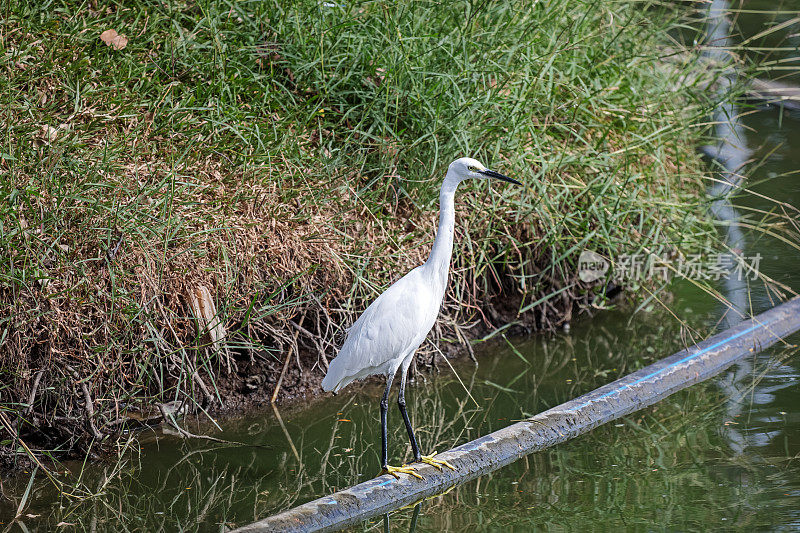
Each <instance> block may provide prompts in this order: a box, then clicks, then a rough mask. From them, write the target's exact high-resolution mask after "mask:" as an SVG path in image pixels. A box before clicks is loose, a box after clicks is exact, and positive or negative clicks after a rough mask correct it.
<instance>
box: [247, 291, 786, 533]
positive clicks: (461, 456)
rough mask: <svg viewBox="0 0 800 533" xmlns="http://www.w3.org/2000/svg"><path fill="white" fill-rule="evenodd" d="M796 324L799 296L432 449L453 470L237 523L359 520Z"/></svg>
mask: <svg viewBox="0 0 800 533" xmlns="http://www.w3.org/2000/svg"><path fill="white" fill-rule="evenodd" d="M797 330H800V297H798V298H794V299H792V300H790V301H788V302H786V303H784V304H781V305H778V306H777V307H774V308H772V309H770V310H769V311H766V312H764V313H762V314H760V315H758V316H756V317H754V318H752V319H750V320H746V321H744V322H741V323H739V324H738V325H736V326H735V327H732V328H730V329H728V330H725V331H723V332H722V333H719V334H717V335H714V336H712V337H710V338H709V339H707V340H705V341H703V342H701V343H699V344H696V345H694V346H691V347H689V348H686V349H685V350H681V351H680V352H678V353H676V354H674V355H671V356H670V357H667V358H664V359H661V360H660V361H658V362H656V363H653V364H652V365H650V366H647V367H645V368H643V369H641V370H638V371H636V372H634V373H632V374H628V375H627V376H625V377H623V378H620V379H618V380H616V381H614V382H613V383H609V384H608V385H605V386H603V387H600V388H598V389H595V390H594V391H592V392H589V393H587V394H584V395H583V396H580V397H578V398H575V399H573V400H570V401H568V402H566V403H563V404H561V405H558V406H556V407H553V408H552V409H548V410H547V411H544V412H543V413H540V414H538V415H536V416H534V417H533V418H530V419H528V420H525V421H522V422H517V423H516V424H513V425H511V426H508V427H506V428H503V429H501V430H498V431H495V432H494V433H491V434H489V435H486V436H484V437H481V438H479V439H476V440H474V441H472V442H468V443H466V444H462V445H461V446H458V447H456V448H453V449H452V450H450V451H447V452H444V453H442V454H440V455H437V458H439V457H441V459H444V460H446V461H448V462H449V463H450V464H452V465H453V466H455V467H456V470H455V471H453V470H450V469H449V468H444V469H442V470H441V471H440V470H437V469H436V468H434V467H433V466H429V465H424V464H421V465H415V467H416V468H417V471H418V472H419V473H420V474H421V475H422V476H423V477H424V479H416V478H414V477H411V476H401V478H400V479H395V478H394V477H392V476H390V475H383V476H380V477H377V478H375V479H372V480H370V481H367V482H365V483H360V484H358V485H355V486H353V487H350V488H348V489H345V490H341V491H339V492H336V493H334V494H331V495H330V496H325V497H323V498H319V499H317V500H314V501H312V502H308V503H306V504H303V505H300V506H298V507H295V508H293V509H289V510H287V511H284V512H282V513H279V514H277V515H274V516H271V517H269V518H265V519H263V520H259V521H258V522H254V523H252V524H249V525H247V526H244V527H241V528H239V529H236V530H235V531H236V532H239V533H245V532H247V533H254V532H267V531H269V532H277V531H335V530H338V529H341V528H344V527H347V526H350V525H353V524H357V523H360V522H362V521H364V520H366V519H368V518H370V517H373V516H376V515H379V514H382V513H386V512H389V511H392V510H394V509H398V508H400V507H403V506H405V505H408V504H411V503H414V502H416V501H419V500H422V499H423V498H427V497H429V496H434V495H436V494H438V493H440V492H443V491H445V490H447V489H448V488H450V487H452V486H454V485H458V484H461V483H464V482H465V481H469V480H470V479H474V478H476V477H478V476H479V475H481V474H484V473H486V472H490V471H493V470H497V469H498V468H500V467H502V466H505V465H507V464H509V463H512V462H514V461H516V460H517V459H519V458H521V457H523V456H525V455H527V454H529V453H532V452H535V451H539V450H543V449H545V448H548V447H550V446H553V445H554V444H558V443H560V442H564V441H566V440H569V439H571V438H573V437H577V436H578V435H581V434H582V433H586V432H588V431H590V430H591V429H593V428H595V427H597V426H599V425H601V424H605V423H606V422H609V421H611V420H614V419H616V418H619V417H621V416H625V415H627V414H630V413H633V412H634V411H638V410H639V409H642V408H644V407H647V406H649V405H652V404H654V403H656V402H658V401H659V400H661V399H663V398H665V397H667V396H669V395H670V394H672V393H674V392H677V391H679V390H681V389H684V388H686V387H688V386H690V385H694V384H695V383H699V382H701V381H704V380H706V379H708V378H711V377H713V376H715V375H717V374H719V373H720V372H722V371H723V370H725V369H726V368H728V367H729V366H731V365H732V364H733V363H735V362H736V361H737V360H739V359H741V358H743V357H745V356H747V355H752V354H755V353H758V352H760V351H762V350H764V349H765V348H767V347H768V346H771V345H772V344H775V343H776V342H778V341H780V340H781V339H783V338H784V337H786V336H788V335H790V334H792V333H794V332H795V331H797Z"/></svg>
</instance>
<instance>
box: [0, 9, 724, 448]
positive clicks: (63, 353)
mask: <svg viewBox="0 0 800 533" xmlns="http://www.w3.org/2000/svg"><path fill="white" fill-rule="evenodd" d="M335 4H336V5H334V6H332V7H326V5H325V4H324V3H322V2H317V1H304V2H296V3H293V4H291V5H284V4H283V3H278V2H260V1H259V2H253V1H248V2H237V1H232V0H208V1H201V2H178V1H172V0H166V1H158V2H156V1H137V2H108V3H103V2H96V3H92V2H70V1H53V2H44V3H41V2H12V3H7V4H5V5H4V7H2V8H0V9H2V17H3V22H2V35H1V36H0V53H1V54H2V57H3V67H2V68H3V70H4V74H5V75H4V76H3V77H2V79H0V86H2V91H0V113H2V119H3V123H4V125H5V127H4V130H3V135H2V148H1V149H0V152H2V159H1V160H0V171H1V172H2V180H1V181H0V225H2V228H1V229H0V301H2V305H0V370H2V372H3V373H4V374H5V375H4V378H3V380H2V384H0V408H2V410H3V412H5V413H7V414H8V416H9V417H10V420H11V422H13V423H14V424H16V426H15V427H18V428H19V429H20V433H21V435H23V436H24V437H25V438H27V439H30V440H32V441H35V442H37V443H39V444H40V445H41V447H44V448H51V449H52V448H57V449H59V450H63V449H67V448H72V447H75V446H78V447H79V448H80V449H83V450H85V449H88V447H89V445H90V443H91V442H92V439H93V437H92V434H93V433H94V430H93V427H94V428H96V429H97V430H98V431H99V432H100V433H102V434H104V435H105V434H107V435H110V436H112V437H113V436H115V435H117V433H116V432H117V431H118V430H119V429H120V428H121V427H122V426H121V424H120V423H119V421H120V420H121V419H125V417H126V416H127V413H129V412H133V411H138V410H146V409H147V407H148V406H149V405H152V404H154V403H156V402H164V401H169V400H180V401H184V400H188V401H189V402H190V403H192V404H193V405H195V404H196V405H198V406H201V407H204V408H206V407H208V406H207V404H208V403H211V402H215V401H216V402H219V401H221V400H222V399H223V398H224V399H225V401H226V402H227V403H235V402H236V401H238V399H240V398H241V397H243V396H246V394H244V393H243V392H242V391H243V390H247V389H245V387H244V382H245V381H247V380H248V379H251V378H255V377H258V376H261V381H258V380H256V384H255V385H254V387H255V388H256V389H258V390H259V394H261V396H265V395H266V396H268V394H267V393H268V392H271V388H272V387H274V385H272V383H274V381H275V377H276V376H277V374H278V373H280V370H281V368H282V366H283V361H284V358H285V357H286V352H287V349H288V347H289V346H291V345H293V346H295V347H296V346H298V345H299V346H300V348H301V349H298V350H299V351H300V356H298V358H297V363H298V364H299V365H300V368H301V369H302V372H303V375H302V377H303V378H304V381H302V383H306V384H308V387H309V389H308V390H310V389H311V388H313V385H314V384H315V383H316V380H319V379H320V378H321V376H322V369H324V365H325V362H324V360H323V356H322V355H320V353H321V352H322V351H324V352H325V353H326V354H327V357H328V358H330V357H332V356H333V355H334V354H335V346H336V343H337V342H340V341H341V332H342V327H343V326H345V325H347V324H349V322H350V321H351V320H352V318H353V316H354V315H355V314H356V313H357V312H358V311H359V310H360V309H363V307H364V305H365V303H366V302H367V301H368V300H370V299H372V298H374V297H375V296H376V295H377V294H378V292H379V291H380V290H381V289H382V288H384V287H385V286H386V285H387V284H388V283H389V282H391V281H393V280H394V279H397V278H398V277H399V276H400V275H401V274H402V273H404V272H405V271H406V270H408V269H409V268H410V267H411V266H412V265H414V264H417V263H419V262H420V261H422V260H424V258H425V256H426V254H427V252H428V247H429V245H430V242H431V240H432V238H433V230H434V228H435V213H436V208H437V206H436V203H435V200H436V198H437V192H438V187H437V185H438V183H439V180H440V179H441V177H442V175H443V173H444V170H445V168H446V166H447V164H448V163H449V162H450V161H451V160H453V159H455V158H456V157H460V156H462V155H467V154H469V155H471V156H474V157H476V158H478V159H480V160H482V161H483V162H484V163H486V164H487V165H490V166H491V167H492V168H495V169H497V170H500V171H502V172H504V173H506V174H508V175H511V176H514V177H516V178H517V179H520V180H522V181H524V182H525V187H524V189H523V190H522V191H520V190H519V189H513V188H507V187H496V188H494V189H489V187H488V186H486V185H478V186H476V185H470V186H467V187H464V190H463V191H462V192H461V194H460V195H459V199H458V203H459V208H458V210H459V225H458V227H459V229H458V230H457V232H458V235H457V241H458V245H457V247H456V248H457V249H456V255H455V258H454V261H453V276H452V280H451V288H450V292H449V293H448V296H447V299H446V302H445V306H444V310H445V318H444V320H443V321H442V322H441V327H438V328H437V329H436V333H435V335H436V336H437V338H441V337H444V338H453V337H456V336H457V335H458V336H459V337H458V338H460V335H461V333H459V332H460V331H461V329H462V327H463V326H464V325H466V324H469V323H472V322H474V321H475V320H480V321H481V326H480V327H479V328H475V331H477V330H480V329H482V330H483V331H486V330H487V329H491V327H499V326H501V325H502V323H503V322H505V321H511V320H519V321H521V322H524V323H527V324H531V325H533V326H535V327H538V328H548V327H556V326H558V325H560V324H562V323H564V322H566V321H569V320H570V319H571V317H572V313H573V309H574V304H576V303H585V302H587V301H589V300H590V299H591V298H592V297H593V294H594V293H595V292H598V291H600V290H601V288H602V286H601V285H594V286H590V285H585V284H582V283H579V282H577V281H576V277H575V271H574V266H575V262H576V260H577V256H578V254H579V253H580V252H581V251H582V250H583V249H587V248H588V249H592V250H596V251H601V252H603V253H604V254H606V255H607V256H609V257H616V256H618V255H620V254H622V253H634V252H639V251H641V250H644V249H650V250H653V251H655V252H661V251H665V250H668V251H677V252H679V253H685V252H688V251H689V250H692V249H695V248H697V247H699V246H700V245H701V243H703V242H705V241H706V240H709V239H712V238H713V237H714V232H713V230H712V228H711V226H710V224H709V223H708V222H707V221H706V220H705V219H704V218H703V216H702V211H701V209H699V207H700V205H701V199H700V198H699V197H700V195H699V192H700V191H702V188H703V186H704V185H703V183H702V179H701V169H700V165H699V162H698V160H697V158H696V156H695V155H694V142H695V141H696V140H697V138H698V136H699V133H698V131H697V130H696V129H695V128H694V127H693V124H696V123H697V122H699V119H700V118H701V117H703V116H704V113H705V112H706V111H707V110H708V104H707V102H706V101H705V100H703V99H698V98H697V97H696V96H694V91H693V90H692V87H687V86H686V85H685V84H684V83H682V82H681V80H682V78H681V76H682V75H683V74H685V72H680V71H676V69H667V68H663V65H662V63H661V61H660V60H659V46H660V45H662V44H664V43H665V42H666V41H667V37H666V36H667V32H668V31H669V30H670V28H672V27H674V26H675V24H677V21H678V20H679V15H678V13H674V12H672V11H671V10H670V9H671V8H670V7H669V6H662V5H661V4H660V3H658V2H628V1H624V2H574V1H568V0H554V1H552V2H548V3H542V2H537V3H533V4H530V5H524V6H522V5H517V4H508V5H506V4H501V3H491V4H488V3H486V4H482V3H476V4H472V3H434V2H414V3H408V2H400V3H396V2H347V3H339V2H336V3H335ZM107 29H115V30H116V31H118V32H119V33H121V34H124V35H126V36H127V37H128V39H129V42H128V44H127V46H126V47H125V48H124V49H121V50H115V49H113V48H111V47H109V46H106V45H105V44H104V43H103V42H102V41H101V40H100V39H99V36H100V34H101V33H102V32H103V31H104V30H107ZM687 68H692V67H687ZM48 127H49V128H52V129H47V128H48ZM52 132H55V134H52ZM469 191H476V192H469ZM200 285H204V286H206V287H207V288H208V289H209V290H210V292H211V294H212V296H213V298H214V301H215V304H216V309H217V311H218V314H219V317H220V319H221V321H222V323H223V324H224V325H225V327H226V330H227V336H226V338H225V342H223V343H222V344H210V343H209V342H208V341H207V338H206V336H205V335H198V334H197V328H196V325H195V324H194V321H193V319H192V317H191V313H190V312H189V303H188V300H187V293H189V292H190V291H194V290H195V289H196V288H197V287H198V286H200ZM565 287H566V288H567V289H568V290H565V291H562V292H561V293H559V296H558V297H555V298H549V295H551V294H553V293H554V291H558V290H561V289H563V288H565ZM534 302H540V303H537V304H536V305H534V306H533V307H532V308H531V309H528V310H526V312H525V313H523V314H522V316H519V317H518V316H517V314H518V313H516V312H515V309H516V310H522V309H526V308H529V307H531V305H530V304H532V303H534ZM290 321H291V322H294V323H295V324H298V325H301V326H302V329H303V332H301V333H299V334H296V332H297V331H298V330H297V328H294V327H292V325H291V324H290ZM454 328H455V329H454ZM306 331H307V332H309V334H307V333H305V332H306ZM467 334H469V333H467ZM221 347H224V349H222V348H221ZM298 350H295V353H296V352H297V351H298ZM67 365H69V366H70V367H71V368H73V369H74V370H75V372H71V371H69V370H68V369H67ZM291 366H292V368H293V370H292V371H293V372H297V371H298V368H297V366H298V365H296V364H292V365H291ZM39 372H41V375H40V377H41V380H40V384H39V386H38V387H37V388H36V389H35V390H34V391H33V392H34V394H31V392H32V390H33V383H34V380H35V379H36V376H37V373H39ZM76 375H77V376H79V378H76V377H75V376H76ZM84 389H85V391H84ZM297 390H299V391H300V392H302V391H303V390H304V389H303V387H302V386H301V387H300V388H299V389H297ZM87 395H88V396H89V397H90V398H91V402H92V403H93V404H94V412H93V414H89V412H88V410H87V409H86V406H85V397H86V396H87ZM29 397H33V404H32V408H31V409H29V410H28V409H27V408H26V406H27V403H28V401H29ZM92 426H93V427H92ZM109 440H113V439H109Z"/></svg>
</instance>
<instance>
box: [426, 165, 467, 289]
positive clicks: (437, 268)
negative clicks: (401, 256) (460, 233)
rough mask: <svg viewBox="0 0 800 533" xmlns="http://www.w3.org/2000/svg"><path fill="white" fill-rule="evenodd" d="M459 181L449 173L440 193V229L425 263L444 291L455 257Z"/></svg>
mask: <svg viewBox="0 0 800 533" xmlns="http://www.w3.org/2000/svg"><path fill="white" fill-rule="evenodd" d="M459 181H460V180H459V179H458V178H455V177H454V176H451V175H450V173H449V172H448V174H447V176H445V178H444V183H442V190H441V191H440V192H439V229H438V230H437V232H436V239H434V241H433V249H432V250H431V255H430V257H428V260H427V261H426V262H425V268H426V269H427V270H428V271H429V272H430V273H431V275H432V276H434V278H435V279H436V280H437V281H439V282H440V283H441V287H442V289H444V286H445V285H446V284H447V273H448V271H449V270H450V256H452V255H453V231H454V229H455V223H456V210H455V195H456V188H457V187H458V183H459Z"/></svg>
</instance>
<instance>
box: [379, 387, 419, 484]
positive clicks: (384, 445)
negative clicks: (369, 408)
mask: <svg viewBox="0 0 800 533" xmlns="http://www.w3.org/2000/svg"><path fill="white" fill-rule="evenodd" d="M393 378H394V375H391V376H388V377H387V378H386V390H385V391H384V392H383V397H382V398H381V467H382V468H381V472H382V473H384V474H391V475H393V476H394V477H396V478H399V477H400V476H398V474H408V475H410V476H414V477H416V478H419V479H422V476H420V475H419V474H417V473H416V472H415V471H414V467H413V466H389V445H388V444H389V438H388V436H387V434H386V413H387V412H388V411H389V390H390V389H391V388H392V379H393Z"/></svg>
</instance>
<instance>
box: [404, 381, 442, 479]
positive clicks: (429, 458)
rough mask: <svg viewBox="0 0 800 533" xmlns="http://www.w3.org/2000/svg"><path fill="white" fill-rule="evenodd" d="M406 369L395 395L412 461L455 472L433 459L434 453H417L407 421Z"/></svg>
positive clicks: (440, 461) (409, 423)
mask: <svg viewBox="0 0 800 533" xmlns="http://www.w3.org/2000/svg"><path fill="white" fill-rule="evenodd" d="M407 371H408V367H403V369H402V374H400V393H399V394H398V395H397V406H398V407H400V413H401V414H402V415H403V422H405V423H406V430H407V431H408V438H409V439H410V440H411V450H412V451H413V452H414V461H416V462H418V463H419V462H423V463H427V464H429V465H432V466H435V467H436V468H438V469H439V470H441V469H442V467H443V466H446V467H447V468H450V469H452V470H455V467H454V466H453V465H451V464H450V463H448V462H447V461H443V460H439V459H434V458H433V456H434V455H436V452H433V453H431V454H430V455H422V454H421V453H419V446H417V437H415V436H414V428H412V427H411V420H409V419H408V412H407V411H406V372H407Z"/></svg>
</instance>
